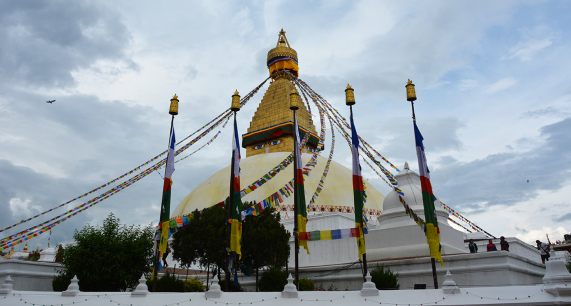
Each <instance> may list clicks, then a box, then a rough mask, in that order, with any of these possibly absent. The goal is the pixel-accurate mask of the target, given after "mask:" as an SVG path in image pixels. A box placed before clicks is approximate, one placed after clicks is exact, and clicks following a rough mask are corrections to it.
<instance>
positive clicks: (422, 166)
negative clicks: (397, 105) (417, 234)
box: [414, 122, 444, 267]
mask: <svg viewBox="0 0 571 306" xmlns="http://www.w3.org/2000/svg"><path fill="white" fill-rule="evenodd" d="M414 138H415V140H416V156H417V158H418V169H419V172H420V173H419V174H420V186H421V188H422V203H423V204H424V218H425V220H426V227H425V230H424V231H425V233H426V242H427V243H428V246H429V248H430V258H434V259H436V260H438V261H439V262H440V264H441V265H442V266H443V267H444V262H443V261H442V253H441V251H442V245H441V244H440V229H439V228H438V220H437V218H436V208H435V207H434V201H435V200H436V198H435V197H434V194H433V193H432V184H431V183H430V171H429V170H428V164H427V162H426V155H425V154H424V145H423V143H422V141H423V140H424V138H423V137H422V134H420V130H419V129H418V126H416V122H414Z"/></svg>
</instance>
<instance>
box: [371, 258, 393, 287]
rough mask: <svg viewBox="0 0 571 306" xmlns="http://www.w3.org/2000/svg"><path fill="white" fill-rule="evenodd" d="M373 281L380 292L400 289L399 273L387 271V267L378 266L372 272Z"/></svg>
mask: <svg viewBox="0 0 571 306" xmlns="http://www.w3.org/2000/svg"><path fill="white" fill-rule="evenodd" d="M371 277H372V279H371V281H372V282H373V283H375V286H376V287H377V289H379V290H391V289H399V288H400V285H399V284H398V277H399V274H398V273H396V274H395V273H393V272H391V270H389V269H387V270H385V266H384V265H381V266H379V264H377V267H376V268H374V269H373V270H372V271H371Z"/></svg>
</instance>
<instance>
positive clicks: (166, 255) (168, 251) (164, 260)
mask: <svg viewBox="0 0 571 306" xmlns="http://www.w3.org/2000/svg"><path fill="white" fill-rule="evenodd" d="M170 252H171V248H170V246H169V245H168V244H167V251H166V252H165V253H164V254H163V266H164V267H165V268H166V267H168V266H169V264H168V262H167V257H169V254H170Z"/></svg>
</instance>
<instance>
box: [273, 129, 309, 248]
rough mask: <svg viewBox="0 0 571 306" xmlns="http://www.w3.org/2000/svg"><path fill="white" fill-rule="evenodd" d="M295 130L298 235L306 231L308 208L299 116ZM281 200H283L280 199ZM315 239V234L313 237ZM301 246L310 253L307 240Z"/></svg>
mask: <svg viewBox="0 0 571 306" xmlns="http://www.w3.org/2000/svg"><path fill="white" fill-rule="evenodd" d="M294 131H295V148H294V150H295V161H296V167H295V172H296V177H297V181H296V182H295V189H296V191H297V199H295V201H296V202H297V212H296V214H297V232H298V235H299V233H300V232H305V231H306V224H307V209H306V206H305V189H304V181H303V169H302V167H303V164H302V163H301V139H300V137H299V135H300V133H299V126H298V124H297V118H295V122H294ZM280 202H281V201H280ZM311 238H312V239H311V240H313V235H312V237H311ZM299 246H302V247H304V248H305V250H306V251H307V254H309V247H308V246H307V241H306V240H300V241H299Z"/></svg>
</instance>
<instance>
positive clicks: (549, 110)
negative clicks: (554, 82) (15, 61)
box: [521, 106, 569, 119]
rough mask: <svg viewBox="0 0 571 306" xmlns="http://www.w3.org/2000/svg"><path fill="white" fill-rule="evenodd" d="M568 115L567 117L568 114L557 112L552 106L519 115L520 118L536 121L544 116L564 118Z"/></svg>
mask: <svg viewBox="0 0 571 306" xmlns="http://www.w3.org/2000/svg"><path fill="white" fill-rule="evenodd" d="M568 115H569V113H568V112H565V111H561V110H559V109H557V108H555V107H553V106H548V107H545V108H540V109H535V110H530V111H527V112H525V113H523V114H522V115H521V117H522V118H532V119H537V118H540V117H544V116H557V117H561V116H565V117H566V116H568Z"/></svg>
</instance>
